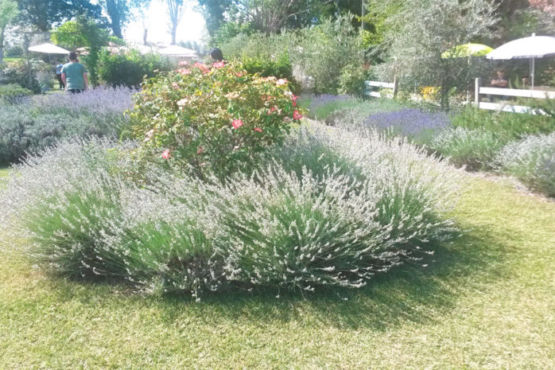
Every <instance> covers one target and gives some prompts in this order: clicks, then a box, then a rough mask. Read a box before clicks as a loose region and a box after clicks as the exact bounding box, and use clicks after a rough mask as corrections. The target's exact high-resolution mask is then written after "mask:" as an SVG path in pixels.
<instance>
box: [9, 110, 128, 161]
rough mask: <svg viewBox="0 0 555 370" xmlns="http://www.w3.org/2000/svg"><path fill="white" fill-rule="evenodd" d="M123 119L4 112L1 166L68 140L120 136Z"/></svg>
mask: <svg viewBox="0 0 555 370" xmlns="http://www.w3.org/2000/svg"><path fill="white" fill-rule="evenodd" d="M123 122H124V120H123V117H113V116H112V117H106V116H105V117H102V116H100V117H96V116H93V115H80V116H77V117H76V116H75V115H72V114H68V113H67V112H66V113H64V112H58V113H42V112H36V111H33V110H32V109H26V108H24V107H17V106H4V107H2V109H0V164H1V165H6V164H9V163H14V162H17V161H19V160H20V159H22V158H23V157H24V155H25V153H27V152H30V153H35V152H37V151H40V150H41V149H43V148H46V147H48V146H51V145H54V144H55V143H56V141H57V140H59V139H61V138H68V137H89V136H98V137H102V136H108V137H117V136H118V135H119V132H120V130H121V127H122V124H123Z"/></svg>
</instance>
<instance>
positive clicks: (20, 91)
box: [0, 83, 33, 103]
mask: <svg viewBox="0 0 555 370" xmlns="http://www.w3.org/2000/svg"><path fill="white" fill-rule="evenodd" d="M29 95H33V92H32V91H31V90H29V89H26V88H24V87H21V86H20V85H18V84H13V83H12V84H7V85H0V100H1V101H3V102H5V103H16V102H17V101H18V100H19V99H20V98H22V97H24V96H29Z"/></svg>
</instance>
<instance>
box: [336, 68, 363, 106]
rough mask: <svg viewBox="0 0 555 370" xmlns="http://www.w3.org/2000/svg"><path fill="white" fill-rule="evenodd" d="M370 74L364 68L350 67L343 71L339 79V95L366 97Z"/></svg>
mask: <svg viewBox="0 0 555 370" xmlns="http://www.w3.org/2000/svg"><path fill="white" fill-rule="evenodd" d="M368 79H369V72H368V70H367V69H365V68H364V66H356V65H348V66H345V68H343V70H342V71H341V76H340V77H339V93H340V94H347V95H354V96H358V97H361V98H362V97H365V96H366V95H365V93H366V84H365V82H366V81H367V80H368Z"/></svg>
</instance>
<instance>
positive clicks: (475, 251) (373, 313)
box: [163, 230, 505, 330]
mask: <svg viewBox="0 0 555 370" xmlns="http://www.w3.org/2000/svg"><path fill="white" fill-rule="evenodd" d="M495 240H498V239H496V238H494V237H492V235H490V234H489V233H488V232H487V231H485V230H474V231H473V232H472V233H471V234H468V235H467V236H465V237H462V238H460V239H458V240H457V241H456V242H455V243H453V244H451V245H449V246H437V247H435V248H432V250H433V251H434V254H433V256H430V257H428V258H426V259H425V260H424V261H421V263H419V264H418V265H416V264H413V265H408V264H407V265H404V266H401V267H398V268H396V269H393V270H391V271H389V272H387V273H385V274H382V275H380V276H376V277H375V278H374V279H373V280H372V281H370V282H369V284H368V286H367V287H365V288H363V289H358V290H357V289H329V288H328V289H320V290H317V292H316V293H311V294H308V295H307V294H306V293H305V294H304V295H303V294H300V293H291V292H283V291H281V292H279V291H278V290H277V289H259V290H256V291H254V292H253V293H247V292H229V293H224V294H219V295H215V294H214V295H209V296H206V297H203V299H202V302H200V303H198V304H194V303H192V304H191V305H188V304H187V303H189V302H190V301H191V299H188V298H184V297H183V296H181V297H180V296H167V297H166V298H165V300H164V301H165V302H164V304H163V305H164V315H165V319H166V320H167V321H170V322H171V321H174V320H179V319H180V318H181V317H183V316H182V315H183V306H184V304H186V305H187V306H188V307H187V311H189V312H190V311H193V312H195V313H197V314H198V316H199V318H204V319H205V320H207V322H213V321H212V320H213V318H214V317H217V318H218V320H220V319H221V318H225V319H227V320H244V319H249V320H252V321H254V322H259V323H260V324H261V325H264V323H266V322H275V321H281V322H283V323H287V322H289V321H292V320H310V321H311V324H321V325H324V326H332V327H338V328H358V327H369V328H373V329H377V330H385V329H387V328H388V327H390V326H392V325H397V324H399V323H401V322H404V321H411V322H416V323H425V322H433V321H434V317H437V313H438V312H440V313H441V312H447V311H449V310H450V309H451V308H453V307H454V305H455V304H456V302H457V299H458V298H459V297H460V296H461V295H462V294H466V293H469V294H473V291H474V292H475V290H476V289H479V286H481V285H483V284H487V283H488V282H491V281H494V280H496V279H498V278H499V277H501V276H502V275H503V268H504V265H503V263H502V261H503V258H504V249H505V248H504V246H503V245H501V244H499V242H495ZM426 264H427V265H428V266H427V267H423V266H422V265H426ZM278 294H279V298H276V295H278Z"/></svg>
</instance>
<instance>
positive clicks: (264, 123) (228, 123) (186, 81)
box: [131, 62, 301, 175]
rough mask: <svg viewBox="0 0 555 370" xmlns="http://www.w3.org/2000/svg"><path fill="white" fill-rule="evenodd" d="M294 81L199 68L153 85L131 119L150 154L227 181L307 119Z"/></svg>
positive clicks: (225, 67)
mask: <svg viewBox="0 0 555 370" xmlns="http://www.w3.org/2000/svg"><path fill="white" fill-rule="evenodd" d="M288 85H289V83H288V81H287V80H285V79H276V78H275V77H260V76H257V75H250V74H248V73H246V72H245V71H244V69H243V68H242V67H241V65H240V64H235V63H232V64H226V63H224V62H218V63H214V66H213V67H208V66H206V65H204V64H200V63H196V64H195V65H193V66H185V67H183V68H181V69H180V70H179V71H178V72H174V73H170V74H168V75H167V76H161V77H159V78H156V79H152V80H149V81H148V82H147V83H145V85H144V87H143V90H142V91H141V93H139V94H137V99H136V105H135V109H134V111H133V112H132V113H131V118H132V127H131V131H132V134H133V136H134V137H135V138H137V139H138V140H139V141H141V142H142V143H143V146H144V147H145V148H149V149H153V150H158V154H157V156H158V157H159V156H160V155H161V153H162V152H163V154H162V156H163V157H165V159H169V157H170V156H171V161H172V162H173V163H175V162H177V163H181V164H185V165H188V166H192V168H194V170H195V171H196V173H197V174H202V173H205V172H207V171H215V172H217V173H220V174H221V175H225V174H226V173H228V172H230V171H232V170H234V169H238V168H244V167H245V166H248V165H249V164H252V160H253V158H254V157H255V156H256V155H257V154H258V153H261V152H263V151H264V149H265V148H267V147H268V146H270V145H272V144H274V143H279V142H280V141H281V140H283V138H284V137H285V135H286V133H287V132H288V130H289V127H290V125H289V123H290V122H292V121H293V120H298V119H300V118H301V113H299V111H298V110H297V107H296V97H295V96H294V95H293V94H292V93H291V92H290V91H289V88H288Z"/></svg>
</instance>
